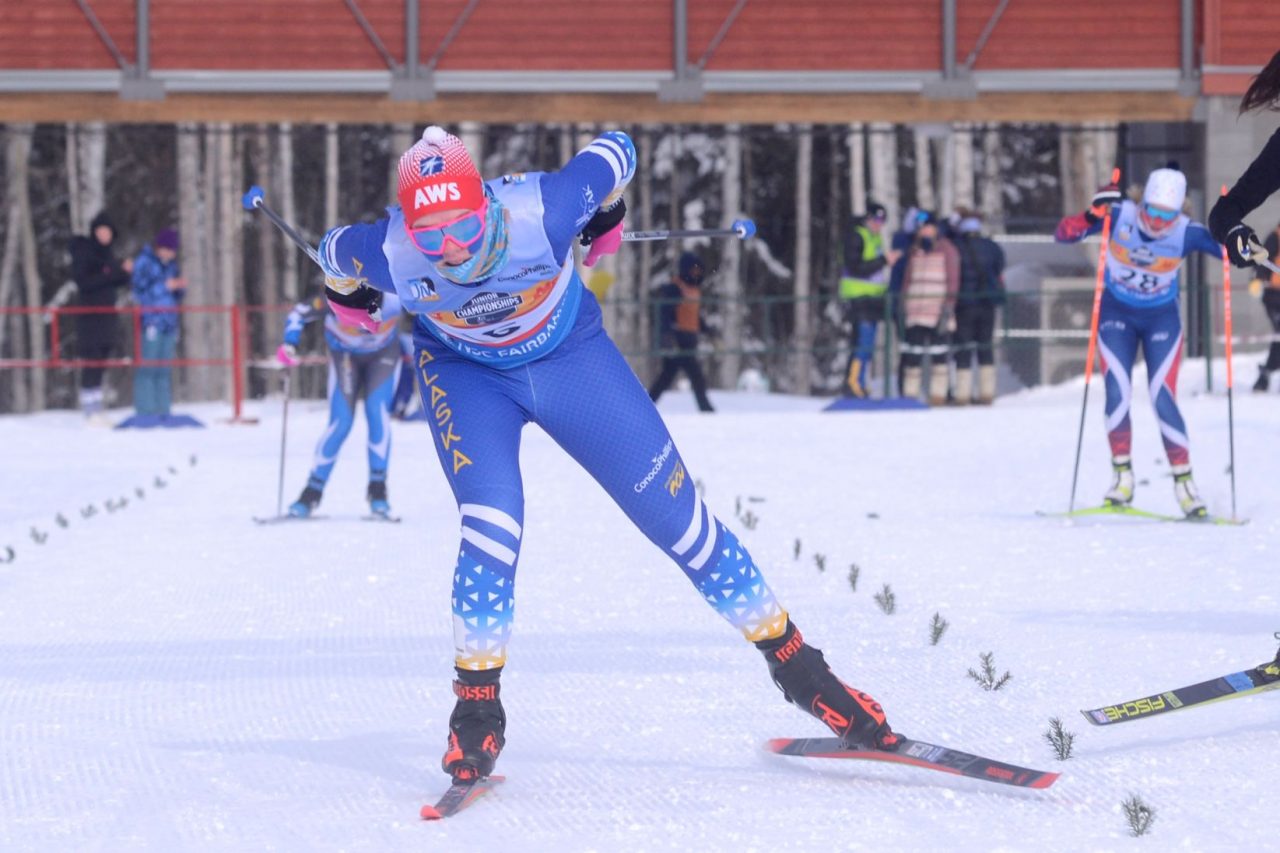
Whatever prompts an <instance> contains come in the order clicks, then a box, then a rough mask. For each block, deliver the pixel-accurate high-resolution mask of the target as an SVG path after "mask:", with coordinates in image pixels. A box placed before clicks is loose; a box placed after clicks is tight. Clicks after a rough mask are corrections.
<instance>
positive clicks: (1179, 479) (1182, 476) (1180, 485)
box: [1173, 465, 1209, 518]
mask: <svg viewBox="0 0 1280 853" xmlns="http://www.w3.org/2000/svg"><path fill="white" fill-rule="evenodd" d="M1173 496H1174V497H1175V498H1177V499H1178V506H1180V507H1182V512H1183V514H1184V515H1186V517H1187V518H1206V517H1207V516H1208V515H1209V511H1208V510H1207V509H1205V507H1204V501H1202V500H1200V494H1199V493H1198V492H1197V491H1196V484H1195V483H1194V482H1193V481H1192V479H1191V466H1190V465H1174V466H1173Z"/></svg>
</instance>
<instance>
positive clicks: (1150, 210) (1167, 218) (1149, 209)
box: [1142, 204, 1180, 222]
mask: <svg viewBox="0 0 1280 853" xmlns="http://www.w3.org/2000/svg"><path fill="white" fill-rule="evenodd" d="M1142 212H1143V213H1145V214H1146V215H1147V216H1149V217H1151V218H1152V219H1160V220H1163V221H1164V222H1172V221H1173V220H1175V219H1177V218H1178V213H1179V212H1180V211H1177V210H1165V209H1164V208H1163V207H1156V206H1155V205H1154V204H1144V205H1142Z"/></svg>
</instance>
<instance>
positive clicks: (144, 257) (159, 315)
mask: <svg viewBox="0 0 1280 853" xmlns="http://www.w3.org/2000/svg"><path fill="white" fill-rule="evenodd" d="M180 275H181V272H180V270H179V268H178V261H177V259H176V258H175V259H174V260H172V261H170V262H169V263H167V264H166V263H165V262H164V261H162V260H160V259H159V258H158V257H156V253H155V251H154V250H153V249H152V248H151V246H150V245H147V246H143V247H142V251H141V252H139V253H138V257H136V258H134V260H133V301H134V302H136V303H137V304H139V305H141V306H143V307H144V308H172V307H176V306H178V305H181V304H182V297H183V294H184V291H181V290H170V289H169V288H167V287H165V282H167V281H168V280H169V279H171V278H178V277H179V276H180ZM142 326H143V328H144V329H158V330H159V331H161V332H164V333H166V334H168V333H171V332H176V331H178V313H177V312H176V311H143V312H142Z"/></svg>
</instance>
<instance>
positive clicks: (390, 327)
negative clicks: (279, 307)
mask: <svg viewBox="0 0 1280 853" xmlns="http://www.w3.org/2000/svg"><path fill="white" fill-rule="evenodd" d="M400 314H401V311H400V300H399V299H398V298H396V296H395V295H388V296H387V298H386V299H385V300H383V303H382V314H381V318H382V319H381V322H379V323H377V324H376V325H374V327H373V328H366V327H365V326H364V325H362V324H358V323H353V322H351V321H350V320H344V319H342V318H341V317H339V316H337V315H335V314H334V313H333V312H331V311H330V310H329V309H328V306H327V305H326V303H325V300H324V299H323V298H321V297H319V296H317V297H315V298H314V299H312V300H310V301H307V302H299V303H298V304H297V305H295V306H294V307H293V310H292V311H290V312H289V316H288V317H287V318H286V319H285V324H284V343H282V344H281V345H280V348H279V349H278V350H276V359H277V360H278V361H279V362H280V363H281V364H283V365H285V366H287V367H292V366H293V365H295V364H297V363H298V341H299V340H300V339H301V337H302V330H303V328H304V327H306V326H307V325H308V324H309V323H313V322H315V321H316V320H319V319H320V318H322V317H323V318H324V339H325V343H327V344H328V345H329V423H328V425H327V426H326V427H325V430H324V434H323V435H321V436H320V441H319V443H317V444H316V452H315V458H314V461H313V462H312V465H311V475H310V476H309V477H308V478H307V485H306V488H304V489H303V490H302V494H301V495H299V496H298V499H297V500H296V501H294V502H293V503H292V504H290V505H289V515H291V516H294V517H295V518H307V517H308V516H310V515H311V513H312V511H314V510H315V508H316V506H317V505H318V504H319V503H320V498H321V497H322V496H323V494H324V486H325V483H327V482H329V474H330V473H332V471H333V465H334V462H336V461H337V459H338V451H339V450H341V449H342V443H343V442H344V441H346V440H347V434H348V433H350V432H351V425H352V424H353V423H354V421H355V416H356V403H357V402H358V401H359V400H360V398H361V397H363V398H364V413H365V418H366V420H367V421H368V424H369V488H368V491H367V492H366V495H365V497H366V499H367V500H368V501H369V511H370V512H371V513H373V514H374V515H377V516H382V517H384V518H385V517H387V516H389V515H390V513H391V505H390V504H389V503H388V502H387V464H388V463H389V462H390V461H391V403H392V399H393V398H394V396H395V391H396V382H397V380H398V379H399V376H400V366H401V364H402V363H403V358H402V353H401V349H400V337H399V335H398V333H397V331H396V329H397V327H398V326H399V321H400Z"/></svg>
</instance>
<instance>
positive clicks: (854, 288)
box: [840, 201, 900, 397]
mask: <svg viewBox="0 0 1280 853" xmlns="http://www.w3.org/2000/svg"><path fill="white" fill-rule="evenodd" d="M887 217H888V211H886V210H885V208H884V205H882V204H878V203H877V202H874V201H868V202H867V213H866V215H865V216H860V217H855V218H854V219H853V221H852V223H851V224H850V226H849V228H848V229H847V230H846V231H845V234H844V240H843V241H842V242H841V247H840V248H841V263H840V299H841V301H843V302H844V306H845V316H846V317H847V318H848V320H849V325H850V327H851V329H852V332H851V334H852V340H851V341H850V353H849V363H848V365H847V366H846V368H845V380H844V385H843V386H841V389H840V392H841V394H843V395H845V396H852V397H866V396H867V381H868V379H869V378H870V376H871V359H872V357H873V356H874V354H875V347H876V327H877V326H878V325H879V323H880V321H881V320H882V319H883V318H884V294H885V291H886V290H888V288H889V270H890V269H891V268H892V267H893V264H894V261H896V260H897V258H898V255H899V254H900V253H899V252H897V251H894V250H890V251H888V252H886V251H885V248H884V237H883V234H882V232H883V230H884V223H885V219H886V218H887Z"/></svg>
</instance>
